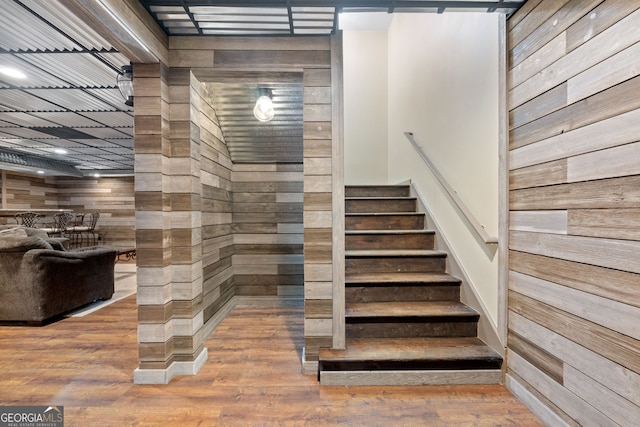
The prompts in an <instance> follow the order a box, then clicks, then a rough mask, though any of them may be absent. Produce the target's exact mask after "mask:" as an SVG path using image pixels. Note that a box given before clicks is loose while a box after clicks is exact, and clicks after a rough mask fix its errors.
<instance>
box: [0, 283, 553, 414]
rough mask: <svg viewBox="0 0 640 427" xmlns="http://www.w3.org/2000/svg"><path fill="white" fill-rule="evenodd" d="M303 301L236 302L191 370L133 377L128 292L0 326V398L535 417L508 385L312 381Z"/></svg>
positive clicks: (173, 409)
mask: <svg viewBox="0 0 640 427" xmlns="http://www.w3.org/2000/svg"><path fill="white" fill-rule="evenodd" d="M302 322H303V313H302V307H280V308H255V307H254V308H251V307H240V306H238V307H236V308H234V309H233V311H232V312H231V314H230V315H229V316H228V317H227V318H226V319H225V320H224V321H223V322H222V323H221V324H220V326H219V327H218V328H217V329H216V330H215V331H214V332H213V334H212V335H211V336H210V337H209V339H208V340H207V342H206V345H207V348H208V350H209V359H208V361H207V363H206V364H205V366H204V367H203V368H202V370H201V371H200V373H199V374H198V375H196V376H185V377H178V378H176V379H174V380H173V381H172V382H171V383H170V384H168V385H135V384H133V370H134V369H135V368H136V364H137V361H136V358H137V344H136V305H135V295H134V296H130V297H128V298H126V299H124V300H122V301H119V302H116V303H114V304H112V305H109V306H107V307H105V308H103V309H101V310H99V311H97V312H95V313H92V314H89V315H87V316H85V317H80V318H67V319H64V320H61V321H59V322H56V323H53V324H50V325H47V326H43V327H17V326H0V372H1V374H0V405H2V406H7V405H62V406H64V411H65V421H66V423H65V425H66V426H101V427H104V426H163V427H165V426H180V427H185V426H216V425H219V426H273V425H278V426H331V425H348V426H367V427H370V426H496V425H501V426H539V425H542V424H541V422H540V421H538V420H537V419H536V417H535V416H534V415H533V414H532V413H531V412H530V411H529V410H528V409H527V408H525V407H524V405H522V404H521V403H520V402H518V401H517V400H516V399H515V398H514V397H513V396H512V395H511V394H510V393H509V392H508V391H507V390H506V389H505V388H504V387H502V386H498V385H489V386H428V387H320V386H319V384H318V382H317V379H316V378H315V377H314V376H304V375H301V374H300V369H301V368H300V357H301V354H300V352H301V350H302V345H303V326H302Z"/></svg>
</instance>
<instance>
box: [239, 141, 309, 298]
mask: <svg viewBox="0 0 640 427" xmlns="http://www.w3.org/2000/svg"><path fill="white" fill-rule="evenodd" d="M300 144H301V145H302V141H300ZM232 181H233V185H232V188H233V209H232V210H233V233H234V234H233V241H234V255H233V269H234V277H235V294H236V295H238V296H260V297H264V296H274V297H292V296H294V297H302V296H303V293H304V288H303V285H304V278H303V261H304V260H303V253H302V244H303V238H302V236H303V230H302V201H303V193H302V184H303V183H302V164H255V165H251V164H234V165H233V174H232Z"/></svg>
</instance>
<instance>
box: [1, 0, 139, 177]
mask: <svg viewBox="0 0 640 427" xmlns="http://www.w3.org/2000/svg"><path fill="white" fill-rule="evenodd" d="M25 29H28V31H25ZM128 63H129V60H128V59H127V58H126V57H124V56H123V55H122V54H120V53H118V52H117V51H116V50H115V49H114V48H113V46H111V45H110V44H109V43H108V42H107V41H106V40H105V39H104V38H102V37H100V36H98V35H97V34H96V33H95V32H94V31H93V30H92V28H91V27H90V26H88V25H87V24H85V23H84V22H82V21H80V20H79V19H78V18H76V17H75V15H73V14H72V13H70V12H69V11H68V10H67V9H65V8H64V7H63V6H62V5H61V4H60V3H59V2H58V1H41V0H20V1H18V0H15V1H14V0H2V2H1V5H0V67H11V68H15V69H18V70H20V71H22V72H23V73H24V74H25V75H26V78H15V77H9V76H7V75H5V74H2V73H0V150H2V152H3V153H5V154H6V155H7V156H8V155H9V154H11V155H12V156H9V157H7V156H5V158H4V162H3V163H2V168H5V169H14V170H23V168H24V170H26V171H34V170H33V169H34V168H33V167H31V168H30V167H27V166H29V165H32V166H35V168H36V169H38V170H42V171H43V172H45V173H47V174H70V173H73V174H77V175H85V174H94V173H101V174H104V173H110V174H113V173H132V171H133V112H132V109H131V108H129V107H127V106H126V105H124V103H123V100H122V96H121V95H120V92H119V91H118V89H117V86H116V77H117V75H118V71H119V70H120V68H121V67H122V66H123V65H125V64H128ZM56 149H57V150H61V149H63V150H65V151H66V154H57V153H56V151H55V150H56ZM37 157H40V158H41V161H40V163H39V164H37V165H36V164H33V162H32V161H31V159H33V158H37ZM65 164H66V165H67V166H69V165H73V166H75V167H71V168H69V167H66V168H62V167H61V166H62V165H65Z"/></svg>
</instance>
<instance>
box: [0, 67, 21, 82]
mask: <svg viewBox="0 0 640 427" xmlns="http://www.w3.org/2000/svg"><path fill="white" fill-rule="evenodd" d="M0 74H4V75H5V76H8V77H13V78H15V79H26V78H27V75H26V74H25V73H23V72H22V71H20V70H16V69H15V68H9V67H0Z"/></svg>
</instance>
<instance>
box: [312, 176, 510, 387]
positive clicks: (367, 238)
mask: <svg viewBox="0 0 640 427" xmlns="http://www.w3.org/2000/svg"><path fill="white" fill-rule="evenodd" d="M345 195H346V205H345V210H346V217H345V230H346V232H345V233H346V234H345V245H346V259H345V269H346V271H345V273H346V281H345V288H346V290H345V292H346V295H345V299H346V307H345V316H346V318H345V324H346V349H345V350H334V349H327V348H324V349H321V350H320V358H319V375H320V382H321V384H323V385H419V384H488V383H499V382H500V380H501V365H502V358H501V357H500V355H499V354H498V353H496V352H495V351H494V350H493V349H491V348H490V347H489V346H487V345H486V344H485V343H484V342H482V341H481V340H480V339H479V338H478V337H477V328H478V318H479V315H478V313H477V312H476V311H475V310H473V309H472V308H470V307H468V306H466V305H464V304H463V303H461V302H460V280H459V279H457V278H455V277H453V276H451V275H449V274H447V273H446V258H447V254H446V252H442V251H438V250H435V249H434V234H435V233H434V231H431V230H427V229H425V214H423V213H418V212H417V201H416V199H415V198H413V197H410V188H409V186H348V187H346V190H345Z"/></svg>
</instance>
